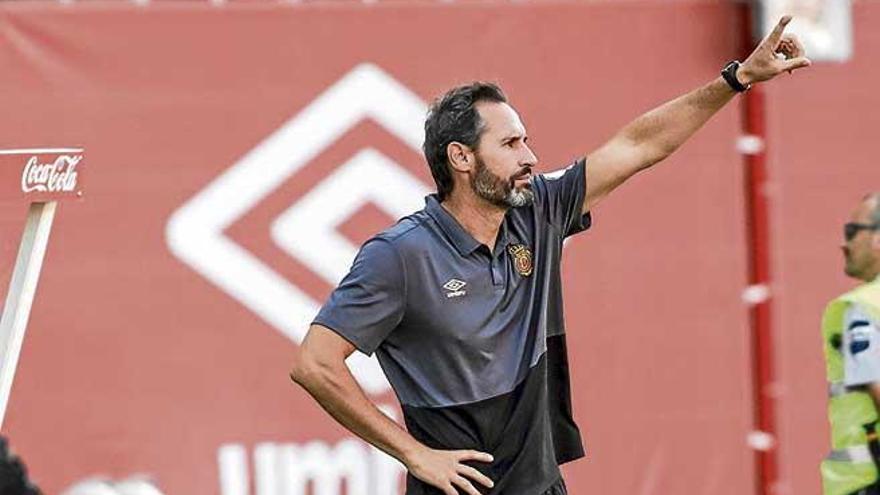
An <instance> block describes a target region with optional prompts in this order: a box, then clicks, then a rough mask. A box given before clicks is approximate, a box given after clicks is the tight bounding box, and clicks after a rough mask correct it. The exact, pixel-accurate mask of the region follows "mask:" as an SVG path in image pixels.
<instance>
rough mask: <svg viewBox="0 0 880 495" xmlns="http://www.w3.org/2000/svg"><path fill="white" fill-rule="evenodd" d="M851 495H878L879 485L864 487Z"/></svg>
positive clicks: (879, 491)
mask: <svg viewBox="0 0 880 495" xmlns="http://www.w3.org/2000/svg"><path fill="white" fill-rule="evenodd" d="M852 495H880V483H874V484H873V485H871V486H866V487H864V488H862V489H861V490H859V491H857V492H853V493H852Z"/></svg>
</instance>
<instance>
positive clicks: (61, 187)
mask: <svg viewBox="0 0 880 495" xmlns="http://www.w3.org/2000/svg"><path fill="white" fill-rule="evenodd" d="M82 159H83V156H82V155H58V156H57V157H56V158H55V160H54V161H52V162H47V163H40V159H39V158H38V157H37V156H36V155H34V156H31V157H30V159H28V161H27V164H25V166H24V170H23V171H22V173H21V190H22V192H26V193H28V192H33V191H38V192H50V193H56V192H73V191H75V190H76V180H77V171H76V166H77V165H78V164H79V162H80V161H82Z"/></svg>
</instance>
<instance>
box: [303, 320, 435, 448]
mask: <svg viewBox="0 0 880 495" xmlns="http://www.w3.org/2000/svg"><path fill="white" fill-rule="evenodd" d="M354 350H355V348H354V346H353V345H352V344H351V343H349V342H348V341H346V340H345V339H343V338H342V337H340V336H339V335H337V334H336V333H335V332H333V331H332V330H329V329H327V328H325V327H323V326H320V325H312V327H311V328H310V329H309V332H308V334H307V335H306V338H305V339H304V340H303V342H302V345H301V346H300V349H299V356H298V359H297V360H296V363H295V365H294V367H293V369H292V370H291V372H290V378H291V379H292V380H293V381H295V382H296V383H298V384H299V385H300V386H302V387H303V388H304V389H306V391H307V392H308V393H309V394H310V395H311V396H312V397H314V399H315V400H316V401H317V402H318V404H320V405H321V407H323V408H324V410H326V411H327V412H328V413H329V414H330V415H331V416H333V418H334V419H336V421H339V423H341V424H342V425H343V426H345V427H346V428H348V429H349V430H351V431H352V432H353V433H355V434H356V435H358V436H359V437H361V438H363V439H364V440H365V441H367V442H369V443H370V444H372V445H374V446H376V447H377V448H379V449H381V450H382V451H384V452H386V453H387V454H388V455H391V456H392V457H394V458H396V459H398V460H399V461H401V462H403V463H404V464H405V463H406V460H407V458H408V457H409V456H411V455H412V454H413V453H414V452H415V450H416V449H418V448H419V447H421V446H422V445H421V444H420V443H419V442H418V441H417V440H416V439H414V438H413V437H412V436H411V435H410V434H409V433H408V432H407V431H405V430H404V429H403V428H401V427H400V426H399V425H398V424H397V423H395V422H394V421H393V420H392V419H391V418H389V417H388V416H386V415H385V414H384V413H383V412H382V411H380V410H379V408H378V407H376V405H375V404H373V403H372V402H371V401H370V400H369V399H368V398H367V396H366V394H365V393H364V391H363V389H361V387H360V385H358V383H357V382H356V381H355V379H354V376H352V374H351V371H349V369H348V366H346V365H345V359H346V358H347V357H348V356H349V355H351V353H352V352H354Z"/></svg>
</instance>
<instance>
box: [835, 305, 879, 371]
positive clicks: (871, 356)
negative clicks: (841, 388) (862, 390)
mask: <svg viewBox="0 0 880 495" xmlns="http://www.w3.org/2000/svg"><path fill="white" fill-rule="evenodd" d="M844 329H845V330H844V332H843V347H842V349H841V350H842V351H843V375H844V378H843V379H844V384H845V385H846V386H857V385H867V384H869V383H872V382H876V381H880V332H878V328H877V324H876V322H874V321H872V320H871V319H870V318H869V317H868V315H867V314H866V313H865V312H864V311H863V310H862V309H860V308H859V307H858V306H855V305H853V306H850V307H849V309H848V310H847V311H846V315H845V316H844Z"/></svg>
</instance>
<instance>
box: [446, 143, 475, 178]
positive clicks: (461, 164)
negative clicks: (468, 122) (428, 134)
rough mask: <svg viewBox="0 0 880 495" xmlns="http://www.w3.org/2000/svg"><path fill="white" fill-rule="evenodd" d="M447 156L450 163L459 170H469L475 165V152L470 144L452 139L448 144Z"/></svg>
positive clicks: (454, 168)
mask: <svg viewBox="0 0 880 495" xmlns="http://www.w3.org/2000/svg"><path fill="white" fill-rule="evenodd" d="M446 156H448V157H449V164H450V165H452V169H453V170H455V171H457V172H469V171H470V170H471V168H473V166H474V153H473V151H471V148H470V146H468V145H466V144H462V143H459V142H458V141H452V142H451V143H449V144H448V145H447V146H446Z"/></svg>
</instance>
